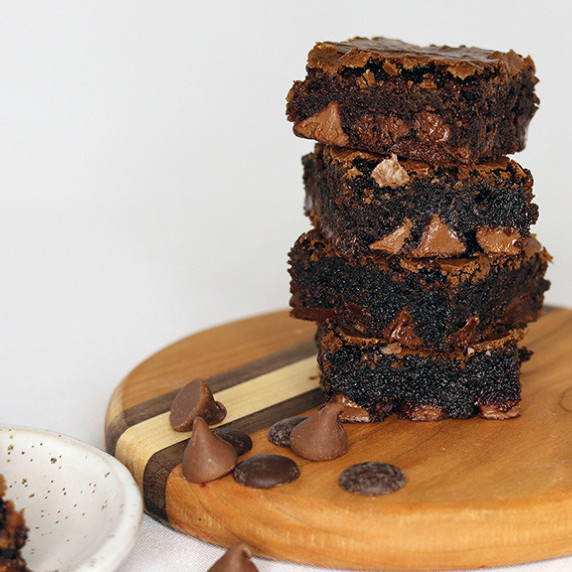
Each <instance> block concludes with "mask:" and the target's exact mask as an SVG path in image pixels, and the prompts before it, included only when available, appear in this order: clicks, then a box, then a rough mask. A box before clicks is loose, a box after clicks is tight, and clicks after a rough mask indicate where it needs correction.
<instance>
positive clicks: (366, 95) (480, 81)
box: [287, 38, 538, 164]
mask: <svg viewBox="0 0 572 572" xmlns="http://www.w3.org/2000/svg"><path fill="white" fill-rule="evenodd" d="M306 71H307V75H306V79H304V80H303V81H296V82H295V83H294V85H293V87H292V89H291V90H290V92H289V94H288V98H287V100H288V103H287V116H288V119H289V120H290V121H292V122H293V123H294V133H295V134H296V135H298V136H300V137H306V138H309V139H315V140H317V141H320V142H322V143H327V144H330V145H336V146H338V147H347V148H353V149H361V150H365V151H373V152H376V153H381V154H391V153H395V154H396V155H398V156H400V157H406V158H409V159H420V160H422V161H426V162H428V163H439V164H447V163H478V162H482V161H486V160H489V159H496V158H499V157H501V156H503V155H507V154H510V153H514V152H516V151H521V150H522V149H523V148H524V145H525V138H526V130H527V127H528V124H529V122H530V120H531V118H532V116H533V115H534V113H535V111H536V109H537V105H538V98H537V97H536V95H535V94H534V86H535V84H536V83H537V81H538V80H537V79H536V77H535V67H534V63H533V61H532V59H531V58H530V57H522V56H520V55H518V54H516V53H515V52H513V51H509V52H508V53H501V52H498V51H491V50H484V49H480V48H469V47H465V46H461V47H458V48H452V47H447V46H440V47H438V46H428V47H419V46H415V45H412V44H408V43H405V42H402V41H399V40H391V39H386V38H372V39H366V38H353V39H351V40H348V41H346V42H339V43H337V42H321V43H318V44H316V46H315V47H314V48H313V49H312V50H311V51H310V53H309V55H308V64H307V67H306Z"/></svg>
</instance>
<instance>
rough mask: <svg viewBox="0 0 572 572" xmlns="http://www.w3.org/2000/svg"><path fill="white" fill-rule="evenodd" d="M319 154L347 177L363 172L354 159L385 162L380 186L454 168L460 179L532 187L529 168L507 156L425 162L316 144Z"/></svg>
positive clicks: (379, 175) (378, 174)
mask: <svg viewBox="0 0 572 572" xmlns="http://www.w3.org/2000/svg"><path fill="white" fill-rule="evenodd" d="M315 150H316V152H317V153H322V154H323V155H324V157H325V158H326V159H328V160H329V161H331V163H332V164H339V165H341V166H342V168H344V169H346V172H347V176H348V177H350V178H352V177H357V176H359V175H363V173H362V172H360V170H359V168H358V167H357V166H356V164H355V161H356V159H358V160H363V161H369V162H375V163H377V164H378V165H379V164H381V163H382V162H383V165H384V166H386V168H385V169H378V171H377V172H376V173H375V175H372V178H374V179H375V181H376V182H377V183H378V186H379V187H385V186H389V187H394V188H395V187H398V186H405V185H407V184H408V183H409V182H410V181H411V180H412V179H413V178H420V177H422V178H426V179H433V178H434V177H436V176H437V175H438V173H439V172H440V171H443V170H448V171H451V172H452V171H454V172H455V173H456V177H457V179H458V180H459V181H462V180H465V179H470V178H473V179H490V180H491V181H492V182H494V181H495V179H496V177H501V178H503V179H512V180H514V181H518V182H519V183H521V184H523V185H526V186H527V187H532V177H531V175H530V172H529V171H528V170H525V169H523V168H522V167H521V166H520V165H519V164H518V163H516V162H515V161H513V160H512V159H509V158H508V157H500V158H499V159H495V160H492V161H485V162H483V163H478V164H476V165H450V166H446V165H445V166H443V165H431V164H429V163H425V162H423V161H416V160H412V159H400V158H397V156H395V155H392V156H391V157H387V156H385V155H379V154H377V153H370V152H367V151H358V150H355V149H346V148H343V147H333V146H330V145H321V144H319V143H318V144H316V148H315Z"/></svg>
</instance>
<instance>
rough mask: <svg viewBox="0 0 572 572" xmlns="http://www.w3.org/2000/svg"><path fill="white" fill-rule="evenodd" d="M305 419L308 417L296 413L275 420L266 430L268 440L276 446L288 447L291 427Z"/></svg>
mask: <svg viewBox="0 0 572 572" xmlns="http://www.w3.org/2000/svg"><path fill="white" fill-rule="evenodd" d="M305 419H308V418H307V417H304V416H303V415H297V416H295V417H286V419H281V420H280V421H276V423H274V425H272V427H270V429H269V430H268V440H269V441H270V442H271V443H273V444H274V445H277V446H278V447H290V433H292V429H294V427H296V425H298V423H301V422H302V421H304V420H305Z"/></svg>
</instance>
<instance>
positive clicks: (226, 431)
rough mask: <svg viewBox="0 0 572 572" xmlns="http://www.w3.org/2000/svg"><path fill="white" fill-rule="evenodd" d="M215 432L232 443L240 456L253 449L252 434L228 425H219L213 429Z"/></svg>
mask: <svg viewBox="0 0 572 572" xmlns="http://www.w3.org/2000/svg"><path fill="white" fill-rule="evenodd" d="M213 433H214V434H215V435H216V436H217V437H220V438H221V439H224V440H225V441H226V442H227V443H230V444H231V445H232V446H233V447H234V448H235V450H236V454H237V455H238V456H239V457H240V455H244V454H245V453H248V451H250V449H252V439H251V438H250V435H249V434H248V433H245V432H244V431H239V430H238V429H231V428H228V427H217V428H216V429H213Z"/></svg>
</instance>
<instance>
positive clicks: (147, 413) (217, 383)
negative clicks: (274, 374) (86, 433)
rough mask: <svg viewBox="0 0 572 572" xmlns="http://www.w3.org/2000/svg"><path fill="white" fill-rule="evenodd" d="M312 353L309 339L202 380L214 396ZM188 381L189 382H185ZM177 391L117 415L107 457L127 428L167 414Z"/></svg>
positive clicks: (110, 429) (109, 432)
mask: <svg viewBox="0 0 572 572" xmlns="http://www.w3.org/2000/svg"><path fill="white" fill-rule="evenodd" d="M315 353H316V345H315V343H314V341H313V340H309V341H307V342H304V343H302V344H298V345H296V346H292V347H289V348H286V349H285V350H282V351H279V352H277V353H275V354H271V355H269V356H264V357H263V358H260V359H258V360H255V361H252V362H249V363H245V364H242V365H239V366H237V367H234V368H232V369H229V370H228V371H223V372H221V373H217V374H215V375H213V376H211V377H208V378H206V379H205V381H206V383H207V384H208V385H209V387H210V388H211V390H212V392H213V393H216V392H218V391H222V390H223V389H227V388H229V387H232V386H234V385H238V384H239V383H244V382H245V381H248V380H250V379H253V378H255V377H258V376H260V375H264V374H266V373H269V372H271V371H274V370H277V369H280V368H282V367H285V366H287V365H290V364H292V363H295V362H297V361H300V360H302V359H305V358H307V357H310V356H312V355H314V354H315ZM189 381H191V380H190V379H189ZM177 392H178V390H175V391H170V392H169V393H164V394H163V395H159V396H158V397H155V398H154V399H151V400H149V401H146V402H145V403H140V404H139V405H134V406H133V407H130V408H129V409H126V410H125V411H124V412H123V413H121V414H120V415H118V416H117V417H116V418H115V419H114V420H113V421H112V422H111V423H110V424H109V427H108V428H107V431H106V433H105V449H106V451H107V452H108V453H109V454H110V455H114V454H115V448H116V446H117V442H118V441H119V438H120V437H121V435H123V433H125V431H127V429H129V428H130V427H133V426H134V425H137V424H138V423H141V422H142V421H146V420H147V419H151V417H155V416H157V415H161V414H162V413H165V412H166V411H169V409H170V407H171V403H172V401H173V399H174V397H175V395H177Z"/></svg>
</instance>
